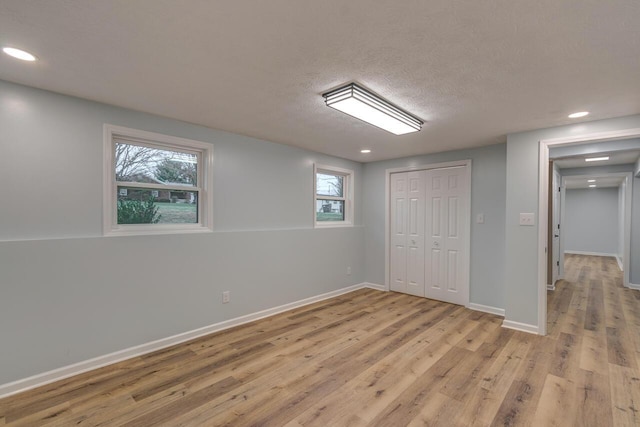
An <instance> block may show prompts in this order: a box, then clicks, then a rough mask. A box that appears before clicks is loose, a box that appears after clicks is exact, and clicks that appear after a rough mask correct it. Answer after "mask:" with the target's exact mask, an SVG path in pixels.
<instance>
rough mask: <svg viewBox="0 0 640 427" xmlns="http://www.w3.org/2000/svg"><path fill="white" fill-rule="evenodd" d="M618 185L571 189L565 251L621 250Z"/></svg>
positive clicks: (568, 200)
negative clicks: (619, 246)
mask: <svg viewBox="0 0 640 427" xmlns="http://www.w3.org/2000/svg"><path fill="white" fill-rule="evenodd" d="M618 192H619V190H618V188H617V187H611V188H589V189H568V190H566V196H565V222H564V224H563V227H564V232H565V251H567V252H571V251H578V252H594V253H600V254H608V255H617V254H618V235H619V228H618V225H619V215H618Z"/></svg>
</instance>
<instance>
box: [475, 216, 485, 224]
mask: <svg viewBox="0 0 640 427" xmlns="http://www.w3.org/2000/svg"><path fill="white" fill-rule="evenodd" d="M476 222H477V223H478V224H484V214H483V213H479V214H478V216H477V218H476Z"/></svg>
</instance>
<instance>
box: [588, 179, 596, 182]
mask: <svg viewBox="0 0 640 427" xmlns="http://www.w3.org/2000/svg"><path fill="white" fill-rule="evenodd" d="M587 182H596V180H595V179H589V180H587Z"/></svg>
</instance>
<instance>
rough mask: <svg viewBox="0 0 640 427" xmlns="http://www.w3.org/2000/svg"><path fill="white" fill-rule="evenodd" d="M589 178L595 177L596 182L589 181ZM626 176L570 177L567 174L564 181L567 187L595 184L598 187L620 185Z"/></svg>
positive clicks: (593, 177)
mask: <svg viewBox="0 0 640 427" xmlns="http://www.w3.org/2000/svg"><path fill="white" fill-rule="evenodd" d="M589 179H595V180H596V182H588V180H589ZM623 180H624V177H620V176H613V177H612V176H607V175H602V176H599V175H594V176H589V177H570V176H567V177H565V178H564V183H565V186H566V188H567V189H569V190H572V189H577V188H589V185H591V184H595V185H596V188H607V187H618V186H619V185H620V184H621V183H622V181H623Z"/></svg>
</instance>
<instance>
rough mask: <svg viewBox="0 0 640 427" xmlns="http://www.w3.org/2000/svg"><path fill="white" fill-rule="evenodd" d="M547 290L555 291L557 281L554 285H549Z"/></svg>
mask: <svg viewBox="0 0 640 427" xmlns="http://www.w3.org/2000/svg"><path fill="white" fill-rule="evenodd" d="M547 290H548V291H555V290H556V285H555V283H554V284H553V285H547Z"/></svg>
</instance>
